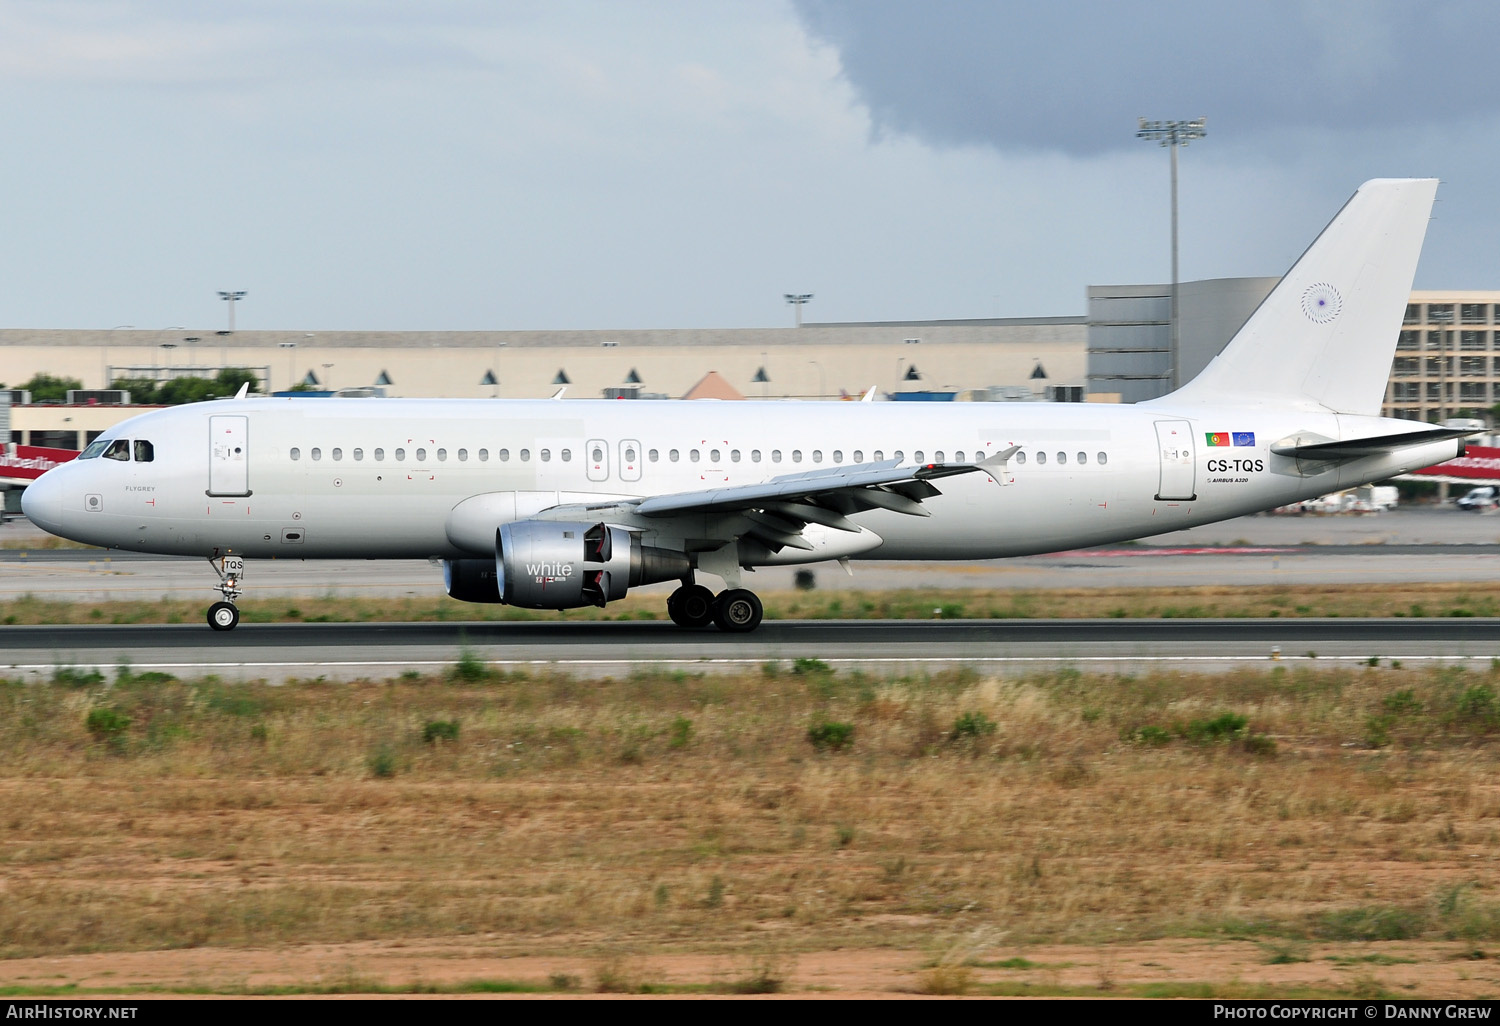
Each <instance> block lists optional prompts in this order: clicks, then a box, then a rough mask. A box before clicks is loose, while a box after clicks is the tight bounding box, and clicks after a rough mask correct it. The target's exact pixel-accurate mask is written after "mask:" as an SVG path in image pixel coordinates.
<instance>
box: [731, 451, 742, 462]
mask: <svg viewBox="0 0 1500 1026" xmlns="http://www.w3.org/2000/svg"><path fill="white" fill-rule="evenodd" d="M739 461H740V451H739V450H738V449H730V450H729V462H730V463H738V462H739Z"/></svg>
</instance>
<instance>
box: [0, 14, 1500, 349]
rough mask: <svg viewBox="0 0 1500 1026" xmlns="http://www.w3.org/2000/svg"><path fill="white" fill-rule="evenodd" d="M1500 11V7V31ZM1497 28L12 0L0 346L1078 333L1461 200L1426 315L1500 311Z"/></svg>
mask: <svg viewBox="0 0 1500 1026" xmlns="http://www.w3.org/2000/svg"><path fill="white" fill-rule="evenodd" d="M1497 10H1500V9H1497ZM1497 28H1500V14H1497V13H1492V11H1491V8H1490V7H1489V6H1486V5H1484V4H1480V3H1474V2H1454V3H1441V2H1439V3H1429V4H1425V5H1421V6H1418V5H1412V4H1405V3H1381V2H1378V0H1361V2H1342V0H1340V2H1333V0H1322V2H1312V0H1299V2H1292V0H1271V2H1267V3H1262V4H1255V5H1239V8H1238V9H1234V8H1230V7H1229V6H1228V5H1204V4H1191V5H1190V4H1185V3H1165V2H1163V3H1080V2H1062V3H1054V4H1049V5H1030V4H1026V5H1023V4H1006V3H998V2H994V0H989V2H978V0H938V2H933V3H922V4H918V3H911V2H897V0H799V2H790V0H744V2H741V0H629V2H622V0H544V2H536V3H517V2H480V0H475V2H444V0H436V2H428V3H422V4H412V3H408V2H378V0H377V2H361V3H354V2H347V0H337V2H335V0H285V2H275V0H260V2H256V0H249V2H242V3H236V4H202V3H197V2H187V0H180V2H179V0H154V2H147V0H74V2H69V0H62V2H26V0H0V129H3V131H0V139H3V140H4V143H3V147H4V148H3V153H4V156H3V159H0V325H3V326H6V327H95V328H99V327H102V328H108V327H111V326H114V325H119V324H131V325H134V326H136V327H142V328H165V327H166V326H168V325H184V326H189V327H217V326H219V325H220V324H222V323H223V320H224V304H222V303H220V302H219V301H218V300H217V298H216V295H215V292H216V290H219V289H244V290H246V291H247V293H248V295H247V297H246V299H245V301H244V302H243V303H242V304H241V306H240V309H239V314H238V323H239V326H241V327H246V328H285V329H306V330H311V331H316V330H336V329H354V328H364V329H419V328H422V329H445V328H447V329H507V328H646V327H738V326H765V325H778V324H789V323H790V322H791V311H790V309H789V308H788V307H787V306H786V305H785V303H784V302H783V301H782V298H781V297H782V294H783V293H785V292H794V291H795V292H811V293H813V294H814V296H815V299H814V300H813V302H812V304H810V305H809V306H808V308H807V310H806V316H807V319H808V320H876V319H907V318H913V319H915V318H938V317H986V316H1031V315H1050V314H1078V313H1082V312H1083V305H1084V301H1083V295H1084V289H1085V287H1086V286H1087V285H1089V284H1100V283H1113V282H1139V281H1157V280H1162V279H1163V278H1165V277H1166V275H1167V274H1168V271H1169V262H1168V261H1169V251H1168V241H1169V239H1168V229H1167V156H1166V153H1165V151H1163V150H1161V149H1159V148H1158V147H1156V146H1153V145H1149V144H1147V143H1144V142H1140V141H1138V140H1136V139H1135V138H1134V129H1135V118H1136V116H1138V115H1145V116H1147V117H1151V118H1191V117H1196V116H1198V115H1200V114H1203V115H1207V116H1208V127H1209V136H1208V138H1207V139H1205V140H1203V141H1202V142H1200V143H1194V144H1193V145H1192V146H1191V147H1189V148H1188V149H1186V150H1185V151H1183V154H1182V271H1183V275H1184V277H1187V278H1195V277H1217V276H1229V275H1242V274H1243V275H1259V274H1276V273H1280V272H1281V271H1282V270H1284V269H1285V268H1286V266H1288V265H1289V264H1290V262H1291V261H1292V260H1294V259H1295V258H1296V256H1297V255H1298V254H1299V253H1300V252H1301V250H1302V249H1303V248H1304V247H1305V246H1306V245H1307V243H1308V242H1309V241H1311V239H1312V237H1313V235H1314V234H1316V232H1317V231H1318V229H1319V228H1321V227H1322V225H1323V224H1324V223H1325V222H1326V221H1327V220H1328V219H1329V218H1330V217H1332V215H1333V214H1334V212H1335V211H1336V210H1337V209H1338V207H1339V205H1340V204H1341V203H1342V202H1343V201H1344V200H1345V199H1346V198H1347V197H1348V195H1349V193H1351V192H1352V191H1353V189H1354V188H1355V187H1356V186H1357V185H1358V184H1359V182H1361V181H1363V180H1364V179H1366V178H1371V177H1377V176H1399V175H1408V174H1410V175H1424V176H1427V175H1436V176H1438V177H1441V178H1443V179H1444V182H1445V184H1444V186H1443V188H1442V190H1440V193H1439V204H1438V208H1437V211H1436V215H1435V220H1434V222H1433V225H1432V229H1431V231H1430V232H1429V234H1428V244H1427V249H1426V251H1425V253H1424V257H1423V261H1422V265H1421V269H1420V270H1419V272H1418V281H1417V284H1418V287H1427V288H1448V287H1452V288H1500V266H1497V264H1500V260H1497V256H1496V254H1497V251H1500V248H1497V245H1496V240H1497V239H1500V204H1497V203H1495V201H1494V199H1493V196H1492V193H1493V184H1492V183H1493V182H1494V181H1495V179H1496V168H1497V167H1500V144H1497V140H1500V109H1497V105H1500V100H1497V98H1496V95H1495V94H1496V90H1495V89H1494V88H1493V84H1492V79H1493V71H1492V68H1493V54H1494V53H1495V52H1497V50H1500V31H1497Z"/></svg>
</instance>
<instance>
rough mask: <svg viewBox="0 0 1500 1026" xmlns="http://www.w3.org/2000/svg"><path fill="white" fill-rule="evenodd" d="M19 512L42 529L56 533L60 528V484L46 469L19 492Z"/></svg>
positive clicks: (53, 474)
mask: <svg viewBox="0 0 1500 1026" xmlns="http://www.w3.org/2000/svg"><path fill="white" fill-rule="evenodd" d="M21 512H22V513H25V514H26V518H27V519H28V520H30V521H31V522H32V523H33V524H35V525H36V526H38V527H40V528H41V529H42V530H44V531H48V532H51V533H52V534H58V533H60V531H61V528H62V484H61V483H60V482H59V481H58V478H57V474H55V473H53V472H52V471H50V470H49V471H48V472H47V473H45V474H43V475H42V476H41V477H39V478H37V479H36V481H35V482H33V483H32V484H30V485H27V486H26V490H25V491H24V492H22V493H21Z"/></svg>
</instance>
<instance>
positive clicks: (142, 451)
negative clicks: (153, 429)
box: [135, 438, 238, 463]
mask: <svg viewBox="0 0 1500 1026" xmlns="http://www.w3.org/2000/svg"><path fill="white" fill-rule="evenodd" d="M236 452H238V450H236ZM154 458H155V449H154V448H153V447H152V445H151V443H150V442H148V441H146V440H145V439H144V438H138V439H136V442H135V461H136V462H137V463H150V462H151V461H152V460H153V459H154Z"/></svg>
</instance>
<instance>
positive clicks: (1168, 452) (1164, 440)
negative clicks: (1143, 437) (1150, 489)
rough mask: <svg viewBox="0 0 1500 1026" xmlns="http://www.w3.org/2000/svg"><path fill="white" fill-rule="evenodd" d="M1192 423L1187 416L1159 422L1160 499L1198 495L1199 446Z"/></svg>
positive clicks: (1157, 494)
mask: <svg viewBox="0 0 1500 1026" xmlns="http://www.w3.org/2000/svg"><path fill="white" fill-rule="evenodd" d="M1192 428H1193V426H1192V425H1191V424H1189V423H1188V422H1187V421H1185V420H1159V421H1157V422H1156V447H1157V451H1158V452H1159V453H1160V456H1161V477H1160V480H1159V481H1158V486H1157V489H1156V497H1157V498H1158V499H1196V498H1197V497H1198V496H1197V494H1196V493H1195V491H1194V487H1195V485H1196V479H1195V472H1196V467H1197V462H1198V461H1197V455H1196V449H1195V448H1194V446H1193V430H1192Z"/></svg>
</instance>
